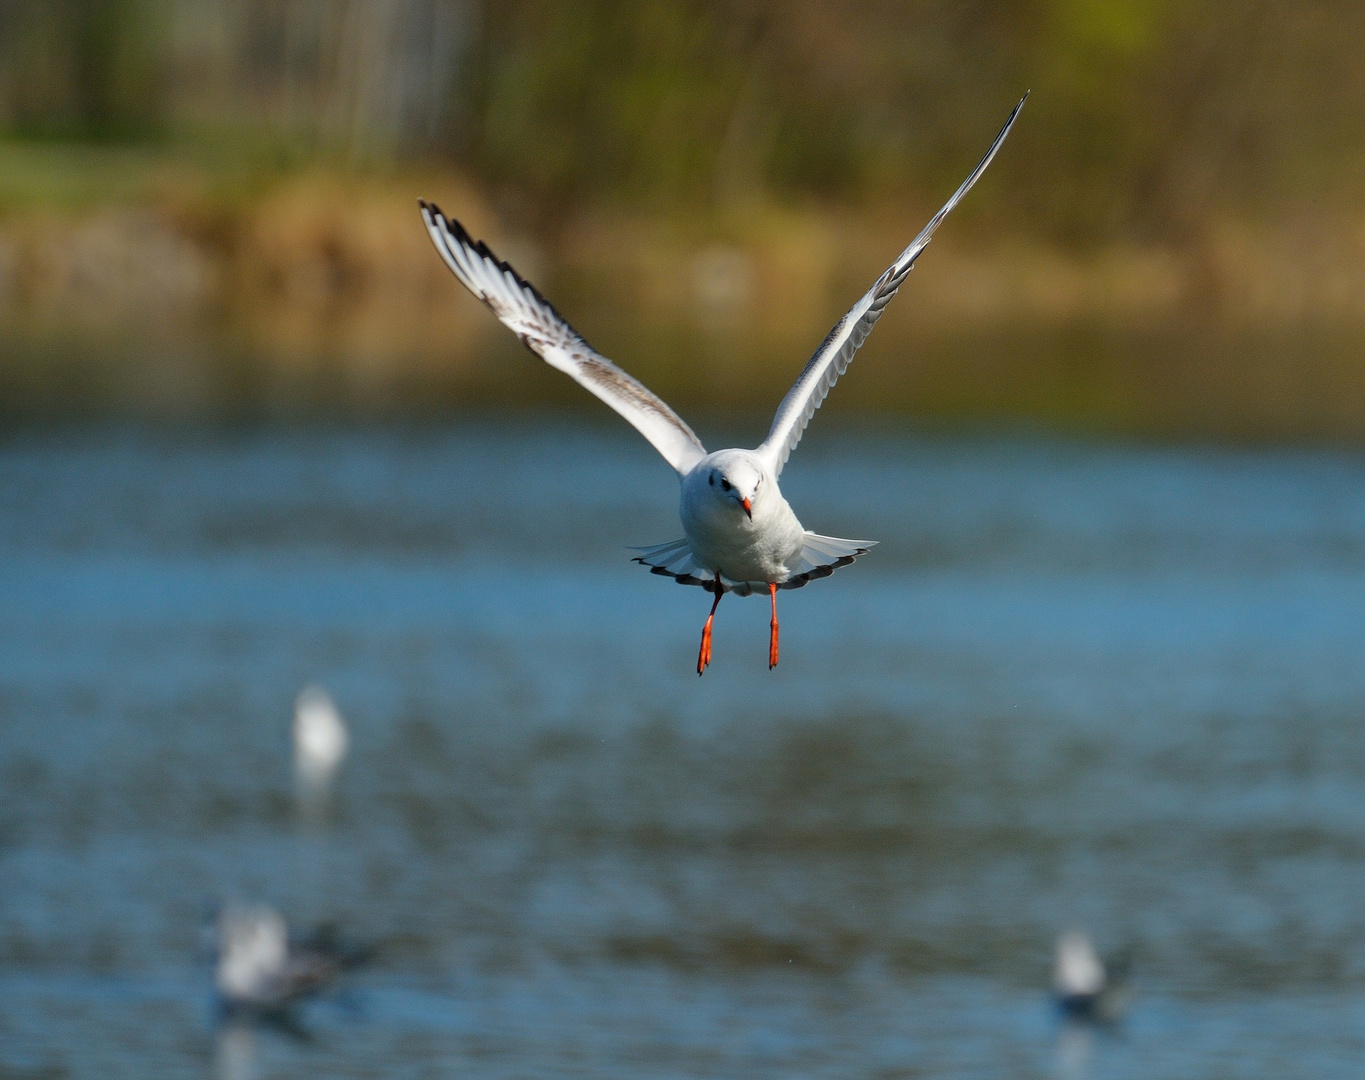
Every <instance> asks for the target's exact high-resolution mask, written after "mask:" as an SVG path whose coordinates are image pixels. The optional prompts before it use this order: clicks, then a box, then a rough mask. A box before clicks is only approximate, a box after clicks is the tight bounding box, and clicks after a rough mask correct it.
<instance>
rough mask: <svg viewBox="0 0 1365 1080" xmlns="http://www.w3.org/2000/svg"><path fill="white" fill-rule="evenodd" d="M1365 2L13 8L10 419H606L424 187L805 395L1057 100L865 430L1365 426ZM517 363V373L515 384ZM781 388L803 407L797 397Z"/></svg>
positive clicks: (695, 398)
mask: <svg viewBox="0 0 1365 1080" xmlns="http://www.w3.org/2000/svg"><path fill="white" fill-rule="evenodd" d="M1363 19H1365V14H1362V13H1361V11H1360V10H1359V8H1358V5H1354V4H1349V3H1333V2H1331V0H1322V2H1313V3H1277V2H1273V0H1267V2H1264V3H1260V2H1258V3H1252V4H1247V3H1236V4H1222V3H1210V4H1199V5H1187V4H1174V3H1168V2H1165V0H1029V2H1024V3H1013V4H989V3H983V4H966V5H964V4H953V3H933V2H925V3H913V4H904V3H897V2H880V0H872V2H869V3H865V4H859V5H857V6H856V8H854V9H846V8H845V7H843V6H842V5H833V4H828V3H819V2H809V3H807V2H801V3H796V4H776V3H766V2H762V0H733V2H728V0H727V2H721V0H717V2H702V3H683V4H676V3H662V2H661V3H654V2H652V0H650V2H643V3H626V2H613V0H592V2H589V3H583V4H574V5H569V4H563V3H556V2H553V0H544V2H542V0H509V2H507V3H499V4H484V3H479V2H478V0H382V2H374V3H354V2H349V0H297V2H287V3H280V2H276V3H269V2H260V0H196V2H188V0H186V2H179V0H56V2H46V0H45V2H42V3H39V2H36V0H6V2H5V3H4V4H2V5H0V326H2V327H3V328H4V331H3V339H4V340H3V343H2V347H3V360H2V361H0V389H2V391H3V393H2V394H0V398H2V399H3V402H4V409H5V411H6V412H7V413H9V414H18V415H32V414H35V413H37V414H53V413H57V414H66V413H70V412H74V411H77V410H86V411H117V412H151V413H156V414H171V415H179V414H195V415H203V414H211V415H212V414H219V415H221V414H227V415H238V414H246V415H257V414H269V415H275V414H277V413H281V412H283V413H293V412H298V411H319V410H320V411H324V412H337V411H345V412H355V413H363V414H376V413H398V414H410V413H418V412H420V413H426V414H430V413H437V414H441V413H448V412H450V411H451V410H452V409H458V408H461V407H463V406H465V405H467V404H468V403H469V402H471V401H499V402H506V401H517V402H525V401H526V400H528V398H529V399H541V400H546V399H551V400H560V399H561V398H562V400H563V401H571V400H576V396H575V395H574V394H572V392H571V390H570V389H569V388H566V387H564V386H562V385H561V382H562V380H555V379H553V378H551V377H550V376H549V375H548V374H546V373H544V372H542V371H540V370H539V369H538V368H536V367H535V366H534V365H529V364H526V363H523V362H515V363H512V362H508V361H507V358H508V357H510V356H511V355H512V354H513V353H514V352H515V351H516V350H515V348H514V347H513V346H509V345H508V343H507V342H506V341H505V340H504V335H502V334H501V333H499V330H498V328H497V327H496V325H495V324H493V323H492V321H491V320H489V319H488V318H486V317H485V316H484V315H483V314H482V313H481V312H479V311H478V310H477V309H476V308H475V307H474V306H473V305H471V304H470V303H468V302H467V300H466V299H465V298H464V297H463V296H462V295H461V294H460V292H459V290H458V289H457V288H455V287H453V286H452V283H451V282H450V281H449V280H448V279H447V278H446V277H445V272H444V271H443V270H442V268H441V266H440V265H439V263H437V262H436V261H435V260H434V259H432V258H431V253H430V252H429V251H428V250H427V249H426V241H425V240H424V238H423V236H422V234H421V231H420V229H419V228H418V221H417V218H416V214H415V211H414V210H413V206H414V202H415V199H416V198H417V197H418V196H425V197H427V198H434V199H436V200H438V201H439V202H440V203H441V204H442V205H443V206H444V207H445V208H446V209H447V210H448V211H449V212H450V213H453V214H455V215H456V216H458V217H460V218H461V219H462V220H464V221H465V222H466V223H467V224H468V225H469V226H470V227H471V229H473V230H474V231H475V232H476V234H482V235H484V236H486V237H488V238H489V239H490V240H492V241H494V242H496V244H497V245H498V248H499V250H500V251H502V252H504V253H505V257H508V258H510V259H512V261H513V262H514V263H515V264H516V265H518V266H519V267H520V268H521V269H522V271H523V273H525V274H526V275H528V276H530V277H531V278H532V279H533V280H535V281H536V282H537V283H538V284H540V286H541V287H542V289H543V291H545V292H546V293H547V294H548V295H550V296H551V297H552V298H554V299H555V301H556V302H557V303H558V305H559V306H560V307H561V308H563V309H564V310H565V311H566V312H567V313H568V314H569V316H570V318H571V320H572V321H573V322H574V323H575V324H576V325H577V326H578V328H579V329H580V330H581V331H582V332H583V333H584V334H585V335H586V336H587V337H588V339H589V340H590V341H592V342H594V343H595V344H596V345H597V346H598V348H600V349H602V350H603V351H605V352H607V353H608V354H609V355H612V356H616V357H618V358H619V359H621V360H622V361H623V362H625V363H626V364H627V366H629V367H630V368H631V370H633V371H635V372H636V373H637V374H639V375H640V376H641V377H642V378H644V379H645V380H646V381H647V382H649V383H651V385H655V386H656V389H658V390H659V391H660V392H661V393H665V394H666V395H667V396H669V397H670V399H672V400H676V401H677V402H678V403H679V404H680V405H703V404H705V405H711V406H713V407H714V406H716V405H717V403H718V399H720V398H721V396H722V395H721V393H720V392H721V391H722V390H724V388H725V387H727V386H728V385H730V383H731V382H732V380H733V378H734V374H735V372H736V371H741V370H742V371H743V372H744V374H745V379H746V383H748V384H749V385H750V386H751V387H752V398H750V397H748V396H747V395H746V397H745V399H744V400H742V401H739V402H734V401H732V400H731V399H730V398H728V397H727V398H725V401H726V403H727V405H728V406H729V407H731V408H733V409H735V410H737V411H741V412H742V411H747V410H748V409H749V408H751V407H752V408H755V409H760V411H761V409H763V408H766V407H767V404H768V402H769V401H770V399H771V398H772V397H773V395H774V394H777V393H779V392H780V391H781V390H782V389H784V388H785V387H786V385H787V384H788V380H789V376H790V374H791V372H792V371H793V370H794V368H795V365H797V364H798V363H799V361H800V360H801V359H803V358H804V357H806V356H808V355H809V353H810V351H811V350H812V349H813V347H814V345H815V344H816V343H817V342H819V340H820V339H821V338H822V337H823V336H824V334H825V332H826V330H827V329H828V328H829V326H830V325H831V324H832V323H833V321H834V319H835V318H837V317H838V315H839V314H842V312H843V311H844V310H846V309H847V307H848V305H849V304H850V303H851V302H852V300H853V298H854V297H856V296H857V295H859V294H860V293H861V292H862V291H863V290H864V289H865V288H866V287H867V285H868V284H870V282H871V281H872V280H873V279H874V278H875V277H876V276H877V274H879V273H880V272H881V270H882V269H883V268H884V267H885V265H886V264H887V263H888V262H889V260H890V258H891V257H892V256H893V255H894V254H895V253H896V252H897V251H898V250H899V249H900V247H901V246H902V244H903V242H904V241H905V240H907V239H908V238H909V237H910V236H912V235H914V233H915V232H917V231H918V229H919V226H920V225H921V224H922V222H923V220H924V219H925V218H926V217H927V215H928V214H929V213H931V212H932V210H933V209H935V208H937V207H938V206H939V205H940V204H941V202H942V201H943V200H944V198H945V197H946V196H947V194H948V193H949V192H950V191H951V190H952V188H953V187H954V186H955V185H956V184H957V182H958V181H959V180H960V179H961V177H962V176H964V175H965V174H966V171H967V170H968V169H969V168H970V166H971V164H972V163H974V162H975V161H976V159H977V157H978V156H979V155H980V153H981V152H982V149H983V147H984V146H985V145H986V143H987V142H988V140H989V138H990V136H991V135H992V134H993V133H994V132H995V130H996V129H997V128H998V126H999V124H1000V122H1001V120H1002V118H1003V116H1004V114H1005V113H1006V111H1007V110H1008V108H1009V106H1010V105H1011V104H1013V102H1014V101H1015V100H1017V99H1018V97H1019V95H1020V94H1021V93H1022V92H1023V90H1025V89H1030V88H1031V89H1032V90H1033V92H1034V97H1033V99H1032V102H1031V104H1030V107H1029V111H1028V113H1027V115H1026V118H1025V122H1024V123H1023V124H1021V126H1020V127H1019V128H1018V130H1017V131H1016V132H1015V134H1014V136H1013V138H1012V139H1011V141H1010V146H1009V152H1008V153H1007V154H1005V155H1003V156H1002V157H1001V158H1000V160H999V162H998V163H997V164H996V166H995V167H994V169H993V170H992V172H991V176H990V180H989V182H987V183H985V184H983V185H982V187H981V189H980V190H979V191H975V192H973V197H972V199H971V200H970V201H969V202H968V203H967V204H966V205H964V206H963V207H962V208H961V209H960V210H959V212H958V213H957V214H956V215H955V216H954V219H953V223H952V229H951V231H950V232H949V233H945V234H944V237H943V238H942V241H941V242H940V243H938V244H936V245H935V250H934V253H933V257H932V259H931V260H930V261H929V262H928V263H926V264H925V266H926V267H932V272H930V273H924V274H923V275H922V276H921V277H919V278H917V280H916V281H915V285H914V288H913V290H912V293H911V299H910V301H909V302H908V303H905V304H904V306H903V309H898V311H897V313H896V318H895V319H894V320H892V321H891V322H889V323H888V324H887V325H886V326H884V327H882V328H880V329H879V330H878V332H877V338H876V339H875V340H874V342H873V344H872V345H871V346H870V347H869V349H868V352H867V354H866V355H865V356H864V357H862V358H860V365H861V366H863V367H865V368H866V369H868V370H867V372H866V373H865V374H864V375H863V377H861V378H859V379H857V380H854V381H853V382H852V383H851V384H850V385H849V386H848V387H846V388H842V389H841V392H840V395H839V401H838V403H837V405H836V407H842V406H846V407H847V408H849V409H851V410H855V411H856V410H865V409H868V408H875V409H879V410H883V411H892V412H895V413H899V414H908V415H916V416H921V417H950V418H961V417H968V418H975V417H982V416H996V417H1000V416H1003V417H1028V418H1037V419H1041V420H1045V421H1048V422H1050V423H1057V424H1062V425H1066V426H1068V427H1073V428H1076V427H1081V428H1088V429H1100V430H1124V431H1140V432H1153V431H1155V432H1176V433H1180V434H1204V433H1212V434H1216V435H1220V436H1223V435H1226V436H1237V437H1255V436H1267V435H1270V436H1285V435H1287V436H1297V437H1303V436H1307V437H1321V436H1324V435H1328V436H1354V435H1357V434H1359V433H1360V432H1361V431H1362V428H1363V427H1365V381H1362V378H1361V375H1360V364H1359V363H1358V360H1357V357H1358V355H1359V352H1360V343H1361V341H1362V340H1365V331H1362V326H1365V278H1363V277H1362V275H1361V273H1360V260H1361V255H1362V250H1363V247H1365V210H1363V209H1362V207H1363V206H1365V203H1363V201H1362V200H1363V199H1365V196H1362V194H1361V193H1362V190H1365V187H1362V184H1361V183H1360V175H1361V167H1362V150H1361V145H1360V142H1361V140H1360V139H1359V117H1360V115H1361V112H1362V107H1365V68H1362V65H1361V64H1360V62H1359V59H1358V56H1357V50H1356V49H1355V47H1354V43H1355V41H1356V40H1358V38H1359V36H1360V31H1361V30H1362V20H1363ZM490 353H495V354H497V360H496V362H494V361H490V360H489V359H488V357H489V355H490ZM760 407H761V408H760Z"/></svg>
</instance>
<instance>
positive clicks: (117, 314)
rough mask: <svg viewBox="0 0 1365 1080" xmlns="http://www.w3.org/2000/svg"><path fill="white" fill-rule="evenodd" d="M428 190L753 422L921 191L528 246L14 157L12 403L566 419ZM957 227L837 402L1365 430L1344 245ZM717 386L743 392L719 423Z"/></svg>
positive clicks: (439, 182) (213, 180) (382, 182)
mask: <svg viewBox="0 0 1365 1080" xmlns="http://www.w3.org/2000/svg"><path fill="white" fill-rule="evenodd" d="M988 183H989V179H988ZM419 195H422V196H426V197H429V198H435V199H437V200H438V201H440V202H441V203H442V205H444V206H445V207H446V208H447V209H448V210H449V211H450V212H451V213H454V214H458V215H459V216H460V217H461V218H462V219H463V220H465V221H466V223H467V224H468V225H469V226H470V228H471V229H472V230H474V231H475V232H476V233H477V234H479V235H483V236H486V237H488V238H489V239H490V241H491V242H493V243H494V245H495V247H496V249H497V250H498V251H499V252H500V253H501V254H503V255H504V256H505V257H506V258H509V259H510V260H511V261H512V262H513V263H514V264H515V265H516V266H518V268H520V269H521V270H522V272H523V273H524V274H525V275H526V276H527V277H529V278H531V279H532V280H533V281H535V282H536V283H537V284H539V285H540V286H541V287H542V289H543V290H544V291H545V292H546V293H547V294H548V295H549V296H550V297H551V298H552V299H553V300H554V301H555V303H556V304H557V306H559V307H560V309H561V310H562V311H564V313H565V314H566V315H567V316H568V317H569V318H570V319H571V321H573V322H574V323H575V325H576V326H577V327H578V328H579V329H580V330H581V331H582V332H583V333H584V334H585V336H587V337H588V339H589V340H590V341H592V342H593V343H594V344H595V345H597V347H598V348H600V349H601V350H602V351H604V352H606V353H607V354H608V355H611V356H613V357H615V358H617V359H619V360H620V362H621V363H622V364H623V365H624V366H626V367H628V368H629V369H630V370H631V371H633V372H635V373H637V374H638V375H640V376H641V377H642V378H644V379H645V380H646V381H647V382H649V383H650V384H651V385H652V386H654V387H655V388H656V389H658V391H659V392H660V393H663V394H666V395H667V396H668V397H669V398H670V400H675V401H676V402H677V403H678V404H679V405H680V406H685V407H691V408H708V407H711V408H715V407H717V406H718V405H719V404H720V403H722V402H724V403H725V407H726V408H732V409H733V408H738V409H741V410H744V409H748V408H752V409H753V410H755V411H758V412H763V411H766V410H767V409H768V408H769V407H770V406H771V404H772V403H773V402H774V401H775V400H776V398H777V396H779V395H780V394H781V393H782V391H783V390H784V389H785V387H786V386H787V385H788V384H789V382H790V380H791V378H792V377H793V375H794V374H795V372H796V371H797V370H798V369H799V367H800V365H801V364H802V363H803V362H804V360H805V358H806V357H807V356H808V355H809V354H810V352H811V350H812V349H813V348H814V346H815V345H816V344H817V343H818V342H819V341H820V340H821V338H822V337H823V336H824V334H825V333H826V331H827V330H828V329H829V327H830V326H831V325H832V324H833V322H834V320H835V319H837V318H838V316H839V315H840V314H842V312H843V311H844V310H845V309H846V308H847V306H848V305H849V304H850V303H851V302H852V301H853V300H854V299H855V298H856V297H857V296H858V295H859V294H860V293H861V292H862V291H863V289H865V288H866V286H867V285H868V284H869V283H870V282H871V280H872V279H873V278H874V277H875V276H876V275H877V274H878V273H880V271H881V270H882V269H883V268H884V267H885V265H886V263H887V262H888V261H889V260H890V259H891V258H892V257H893V256H894V254H895V253H896V251H897V250H898V249H899V248H900V246H901V245H902V244H903V243H904V242H905V241H906V240H907V239H908V238H909V237H910V236H912V235H913V234H914V233H915V232H916V231H917V230H918V228H919V227H920V225H921V224H922V222H923V220H924V219H925V217H927V216H928V214H929V213H931V212H932V209H933V206H934V204H935V202H936V200H937V199H938V198H939V197H940V195H941V193H940V192H936V191H930V190H915V191H913V192H908V193H907V194H906V197H905V199H904V201H903V203H886V202H883V203H880V204H877V205H874V206H868V207H863V208H860V209H857V210H850V209H848V208H847V207H832V206H829V205H822V204H820V203H818V202H815V201H812V200H806V201H804V202H799V203H798V202H795V201H788V202H786V203H785V204H781V203H777V202H775V201H761V200H754V201H752V202H749V203H747V204H745V205H743V206H741V207H735V206H731V207H728V208H725V209H722V210H717V211H714V212H711V213H707V214H695V213H694V214H688V215H677V216H666V215H662V214H658V213H655V214H645V213H641V212H639V211H630V210H623V209H617V210H603V209H595V210H584V211H582V212H579V213H576V214H572V215H568V216H566V217H565V218H564V219H563V220H562V221H560V222H558V223H557V224H556V225H555V226H554V227H546V226H544V225H542V226H541V227H540V229H539V231H535V232H533V231H531V230H530V228H529V227H527V225H526V223H525V222H524V221H523V220H521V219H519V217H518V215H517V213H516V208H515V207H514V206H513V207H511V208H503V209H501V210H498V209H495V205H496V199H495V198H493V197H491V196H490V194H489V193H488V191H487V190H486V187H485V186H483V185H481V184H479V183H477V182H475V181H473V180H471V179H469V178H467V177H464V176H461V175H459V174H457V173H454V172H451V171H449V170H440V169H435V168H429V169H425V170H423V169H414V170H412V171H410V172H406V173H399V172H396V171H387V172H385V171H371V172H370V173H367V174H365V175H356V174H354V173H346V172H343V171H339V170H330V171H329V170H324V169H321V168H317V167H310V168H304V169H278V168H263V167H259V166H257V167H255V168H247V167H242V168H239V169H238V170H236V171H232V170H225V169H222V168H220V167H216V166H214V165H212V164H203V163H196V162H195V161H194V160H193V159H190V158H187V157H186V156H185V155H183V154H181V155H176V156H171V155H161V154H158V153H156V152H153V151H138V152H134V151H128V150H118V149H102V150H101V149H91V148H85V149H82V150H74V149H72V148H69V147H60V146H55V147H54V146H43V145H38V146H33V145H18V146H16V145H4V146H0V325H3V327H4V330H3V332H2V333H0V389H2V390H3V398H4V402H5V411H6V412H7V413H8V414H9V415H11V416H24V415H52V414H60V413H63V412H73V411H75V412H83V413H84V412H101V411H114V412H126V411H130V410H131V411H135V412H149V413H154V414H156V413H171V414H179V413H184V412H187V411H188V412H191V413H196V414H197V413H205V412H207V413H215V412H233V411H245V412H247V413H262V412H264V413H276V412H278V413H289V412H292V411H296V410H300V409H304V410H307V409H321V410H325V411H332V410H336V409H343V410H345V411H352V412H358V413H362V414H368V413H377V412H388V411H397V412H413V411H417V412H435V413H439V412H443V411H447V410H450V409H452V408H461V407H465V406H468V405H470V404H487V403H522V402H545V401H574V400H576V399H577V396H576V394H575V393H574V392H573V388H572V387H571V386H569V385H568V384H567V382H566V381H564V380H562V379H561V378H559V377H556V376H555V375H554V373H552V372H548V371H543V370H541V368H540V367H539V366H538V365H537V364H535V363H534V362H532V361H531V358H530V357H529V356H527V355H525V354H523V353H522V351H521V350H520V347H519V346H517V345H516V343H515V342H514V341H513V340H511V339H510V336H509V335H507V334H506V333H505V332H504V331H502V330H501V328H500V327H498V326H497V324H496V323H495V322H494V320H492V318H491V317H489V316H488V315H487V314H486V313H485V312H484V311H483V310H482V309H481V308H480V307H479V306H478V305H477V304H476V303H475V302H474V301H473V300H472V299H471V298H469V297H468V296H467V295H465V293H464V292H463V290H462V289H461V288H460V287H459V286H458V284H457V283H456V282H455V281H454V280H453V279H452V278H451V277H450V275H449V274H448V272H447V271H446V270H445V268H444V267H443V266H442V264H441V263H440V261H439V260H438V259H437V258H436V256H435V254H434V253H433V252H432V250H431V249H430V245H429V243H428V241H427V239H426V237H425V235H424V233H423V231H422V229H421V225H420V220H419V218H418V215H417V212H416V205H415V202H416V198H417V197H418V196H419ZM963 209H964V211H966V212H965V213H963V214H962V215H961V217H960V219H959V218H954V219H953V221H952V222H951V223H950V225H949V226H948V227H947V228H946V229H945V230H944V232H943V233H942V234H940V238H939V239H938V240H936V241H935V243H934V245H933V247H932V248H931V249H930V251H929V252H927V253H926V254H925V256H924V258H923V260H922V261H921V263H920V265H919V267H918V269H917V271H916V273H915V274H914V275H913V276H912V277H911V279H910V281H909V282H908V284H907V286H906V288H905V289H904V291H903V295H902V297H901V298H899V299H898V300H897V301H896V303H895V305H894V306H893V307H892V308H891V310H890V313H889V314H888V316H887V317H886V318H885V319H884V320H883V321H882V322H881V323H880V324H879V326H878V328H877V331H876V333H875V335H874V336H873V337H872V338H871V339H870V341H869V344H868V345H867V346H866V347H865V353H864V355H862V356H861V357H860V359H859V364H858V368H857V369H856V373H855V375H854V377H852V378H850V379H849V380H848V382H847V385H846V386H841V388H840V392H839V394H838V395H836V400H835V401H834V402H833V403H832V405H833V407H836V408H849V409H858V410H862V409H871V410H885V411H893V412H898V413H906V414H912V415H920V416H938V417H942V416H949V417H957V416H1004V417H1024V418H1037V419H1044V420H1047V421H1049V422H1056V423H1061V424H1065V425H1068V426H1082V427H1097V428H1105V429H1121V430H1147V431H1171V432H1185V433H1195V434H1197V433H1200V432H1208V433H1213V434H1220V435H1228V434H1246V435H1289V436H1295V435H1327V436H1342V437H1355V436H1357V435H1359V434H1362V433H1365V365H1363V364H1361V362H1360V356H1361V346H1362V345H1363V344H1365V274H1362V273H1361V272H1360V271H1359V269H1358V268H1359V267H1360V266H1362V265H1365V222H1361V221H1352V220H1346V219H1342V218H1338V219H1337V220H1335V221H1326V220H1317V221H1310V222H1300V223H1298V224H1297V225H1295V226H1294V227H1289V226H1285V225H1279V226H1277V227H1275V228H1269V227H1264V226H1262V227H1251V226H1247V225H1243V224H1239V223H1237V222H1236V221H1232V220H1227V221H1224V222H1222V223H1217V224H1215V223H1210V224H1207V225H1206V226H1205V227H1204V228H1203V229H1202V230H1201V231H1200V233H1199V234H1198V235H1195V236H1191V237H1189V238H1188V239H1187V240H1186V241H1185V242H1184V243H1182V244H1180V245H1173V244H1169V243H1167V244H1156V243H1150V244H1146V245H1138V244H1136V243H1133V242H1131V241H1128V242H1120V243H1115V244H1113V245H1110V246H1089V247H1086V248H1084V249H1077V248H1071V247H1067V246H1064V245H1061V244H1058V243H1047V242H1044V241H1042V240H1040V239H1039V238H1038V237H1037V235H1036V234H1033V235H1030V233H1029V232H1028V231H1027V229H1026V228H1023V227H1021V228H1019V229H1017V230H1016V231H1014V232H1011V233H1006V234H1005V235H1003V236H997V235H992V232H991V231H990V230H986V229H983V228H982V227H981V223H980V221H979V220H978V219H974V217H973V215H972V213H971V208H970V207H964V208H963ZM561 384H562V385H561ZM736 386H744V387H746V388H752V389H751V390H748V391H746V393H745V394H744V395H743V396H742V398H741V400H739V401H738V402H736V401H735V400H734V395H733V389H734V388H735V387H736Z"/></svg>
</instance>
